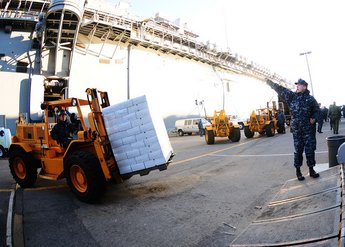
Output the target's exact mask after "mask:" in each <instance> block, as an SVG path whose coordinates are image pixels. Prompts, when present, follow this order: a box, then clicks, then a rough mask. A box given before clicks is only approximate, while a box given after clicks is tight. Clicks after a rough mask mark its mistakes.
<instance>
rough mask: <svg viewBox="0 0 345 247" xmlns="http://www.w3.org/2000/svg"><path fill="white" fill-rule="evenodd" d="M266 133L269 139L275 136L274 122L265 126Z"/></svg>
mask: <svg viewBox="0 0 345 247" xmlns="http://www.w3.org/2000/svg"><path fill="white" fill-rule="evenodd" d="M265 132H266V136H267V137H271V136H274V135H275V129H274V126H273V123H272V122H271V123H269V124H267V125H266V126H265Z"/></svg>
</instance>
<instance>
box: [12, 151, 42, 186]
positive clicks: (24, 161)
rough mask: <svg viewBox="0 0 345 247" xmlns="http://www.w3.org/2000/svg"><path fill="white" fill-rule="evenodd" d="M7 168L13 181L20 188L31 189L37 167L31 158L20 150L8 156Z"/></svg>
mask: <svg viewBox="0 0 345 247" xmlns="http://www.w3.org/2000/svg"><path fill="white" fill-rule="evenodd" d="M9 156H10V157H9V167H10V171H11V173H12V176H13V178H14V180H15V181H16V182H17V183H18V184H19V185H20V187H22V188H28V187H32V185H34V184H35V182H36V180H37V166H36V162H35V160H34V158H33V156H32V155H31V154H30V153H26V152H25V151H24V150H22V149H14V150H12V151H11V152H10V154H9Z"/></svg>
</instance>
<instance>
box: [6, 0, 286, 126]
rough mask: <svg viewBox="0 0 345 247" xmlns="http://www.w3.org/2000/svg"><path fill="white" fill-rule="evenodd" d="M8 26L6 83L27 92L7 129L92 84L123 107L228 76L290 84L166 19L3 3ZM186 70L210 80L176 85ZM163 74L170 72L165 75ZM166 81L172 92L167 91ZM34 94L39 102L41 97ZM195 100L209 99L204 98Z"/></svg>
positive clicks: (81, 0) (62, 4)
mask: <svg viewBox="0 0 345 247" xmlns="http://www.w3.org/2000/svg"><path fill="white" fill-rule="evenodd" d="M0 27H1V30H2V33H1V34H0V44H1V46H0V59H1V60H0V66H1V67H0V76H1V78H2V79H1V82H0V83H1V84H2V83H5V81H6V83H12V84H13V85H12V86H13V90H20V92H19V93H18V94H19V99H18V100H19V103H18V104H17V105H16V106H15V109H8V108H6V109H2V108H0V115H6V120H7V122H11V121H12V124H13V121H15V118H16V117H15V116H13V114H12V112H15V114H14V115H18V113H26V114H27V117H28V118H29V119H31V120H34V121H39V119H40V117H41V116H40V113H39V111H40V110H39V109H38V107H39V104H38V102H39V101H43V100H45V101H46V100H54V99H58V98H63V97H67V96H68V95H69V94H72V92H73V96H78V95H82V94H83V93H84V92H83V90H82V89H81V87H83V86H84V83H86V82H87V80H89V79H90V80H91V79H93V80H97V81H96V82H93V83H98V84H101V85H104V87H110V90H109V88H105V89H106V90H108V91H112V90H114V91H116V92H117V93H118V94H117V96H115V97H118V99H120V100H121V99H123V98H125V97H126V98H129V97H131V96H133V95H136V94H143V93H147V91H150V92H151V93H152V92H153V91H155V90H156V91H157V92H158V91H159V94H161V93H162V92H161V90H160V89H164V88H169V87H170V88H172V90H171V92H169V94H171V93H172V94H173V93H174V89H175V90H176V91H175V92H180V91H181V90H180V91H179V90H178V89H176V87H180V88H181V87H184V85H186V83H190V84H193V83H195V85H197V87H200V85H201V86H205V85H203V83H199V81H200V80H208V79H204V78H208V77H210V79H209V80H217V78H218V79H219V78H220V77H221V78H220V80H221V81H222V83H224V81H225V82H226V81H231V80H234V79H232V78H239V77H245V78H249V79H250V80H264V79H265V78H271V79H273V80H275V81H277V82H279V83H281V84H282V85H284V86H289V85H290V84H289V82H288V81H287V80H286V79H283V78H282V77H281V76H279V75H277V74H275V73H271V72H270V71H269V70H268V69H266V68H264V67H262V66H260V65H258V64H256V63H254V62H252V61H247V60H246V59H245V58H243V57H241V56H238V55H237V54H236V53H233V52H231V51H230V50H225V51H222V50H219V49H217V48H216V47H215V46H214V45H213V44H211V43H210V42H206V43H205V42H203V41H200V40H199V39H198V35H197V34H195V33H194V32H192V31H190V30H188V28H186V26H183V25H177V24H176V23H173V22H171V21H169V20H167V19H165V18H163V17H161V16H159V15H156V16H155V17H152V18H147V19H143V18H139V17H136V16H131V15H129V13H128V12H126V11H121V10H120V9H117V8H113V9H110V8H106V7H105V6H104V5H102V4H100V3H99V2H96V1H88V2H86V1H85V0H52V1H44V0H27V1H19V0H7V1H0ZM20 39H21V40H20ZM157 55H158V56H159V57H160V58H157ZM145 56H147V57H149V59H146V58H145ZM150 59H153V60H152V61H153V62H152V64H155V62H154V59H160V60H157V61H158V62H157V65H154V66H153V65H152V66H151V67H150V66H148V67H147V68H144V66H143V65H148V64H149V63H150V62H149V61H150ZM161 63H163V64H164V65H161ZM175 63H176V64H175ZM177 64H180V65H177ZM164 66H166V67H164ZM178 66H181V67H184V68H187V67H188V70H189V71H194V70H195V71H194V72H192V73H195V74H200V72H197V71H198V70H199V67H200V68H202V69H201V70H200V71H202V72H201V73H204V72H203V71H205V70H208V71H207V72H205V75H206V76H204V75H200V76H199V77H195V78H194V77H193V75H189V74H188V75H186V76H181V75H180V76H177V77H176V78H174V79H172V78H171V77H172V76H174V75H176V74H179V73H181V74H183V73H185V72H179V71H180V67H178ZM196 66H198V68H196ZM172 70H173V71H174V72H171V71H172ZM159 71H160V72H161V73H163V72H162V71H165V72H164V73H163V75H162V74H161V75H159ZM169 73H171V74H170V75H169ZM212 73H213V74H214V75H211V74H212ZM14 74H15V75H14ZM215 74H216V75H215ZM166 75H167V77H165V76H166ZM228 75H229V76H230V77H229V78H230V79H229V78H228ZM162 77H164V78H162ZM200 78H203V79H200ZM223 79H224V81H223ZM139 80H140V82H139ZM169 80H170V81H169ZM181 80H186V81H183V82H181ZM148 81H150V83H152V84H150V83H149V82H148ZM158 81H159V83H158ZM163 81H166V82H165V83H166V84H167V85H164V86H162V85H161V84H160V83H164V82H163ZM19 82H20V83H21V84H20V85H19V84H18V83H19ZM90 83H91V82H90ZM179 83H181V84H179ZM212 83H213V84H214V82H212ZM14 84H16V85H17V86H15V85H14ZM172 84H174V85H172ZM204 84H205V83H204ZM228 86H229V85H228ZM84 87H85V88H86V87H90V85H88V86H86V85H85V86H84ZM222 87H223V89H222V90H223V91H224V85H222ZM38 88H39V89H38ZM97 88H99V86H98V85H97ZM138 88H139V89H138ZM173 88H174V89H173ZM10 90H11V89H10ZM78 90H79V91H78ZM201 91H202V90H201ZM204 91H208V90H207V89H206V90H204ZM34 92H36V93H37V96H36V95H35V96H33V95H34ZM153 93H154V92H153ZM75 94H78V95H75ZM112 95H116V94H114V93H112ZM185 97H188V95H185ZM191 97H192V98H193V97H194V98H195V97H199V98H200V97H201V98H204V97H207V96H205V93H203V92H198V93H197V94H195V95H193V96H191ZM163 98H164V97H163ZM13 99H14V98H12V100H13ZM188 100H190V99H188ZM193 101H194V99H193ZM169 111H170V112H173V111H174V109H173V108H171V109H169ZM172 114H173V113H172ZM176 114H177V113H176Z"/></svg>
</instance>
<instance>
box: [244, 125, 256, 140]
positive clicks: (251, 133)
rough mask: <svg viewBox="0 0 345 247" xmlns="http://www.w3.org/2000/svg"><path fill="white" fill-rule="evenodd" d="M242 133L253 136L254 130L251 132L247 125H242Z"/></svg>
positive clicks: (248, 136) (249, 136)
mask: <svg viewBox="0 0 345 247" xmlns="http://www.w3.org/2000/svg"><path fill="white" fill-rule="evenodd" d="M244 135H245V136H246V137H247V138H253V136H254V132H252V131H251V130H250V129H249V126H244Z"/></svg>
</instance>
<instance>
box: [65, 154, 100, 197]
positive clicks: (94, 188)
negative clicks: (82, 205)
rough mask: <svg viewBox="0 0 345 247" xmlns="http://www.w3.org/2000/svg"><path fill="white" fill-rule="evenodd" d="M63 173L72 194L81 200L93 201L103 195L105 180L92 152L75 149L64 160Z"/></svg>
mask: <svg viewBox="0 0 345 247" xmlns="http://www.w3.org/2000/svg"><path fill="white" fill-rule="evenodd" d="M65 175H66V179H67V183H68V186H69V187H70V188H71V190H72V192H73V194H74V195H75V196H76V197H77V198H78V199H79V200H80V201H83V202H88V203H92V202H95V201H96V200H98V199H99V198H100V196H102V195H103V193H104V191H105V187H106V181H105V178H104V175H103V172H102V168H101V165H100V163H99V161H98V159H97V157H96V156H95V155H93V154H92V153H88V152H84V151H77V152H74V153H72V154H71V155H70V156H68V157H67V159H66V161H65Z"/></svg>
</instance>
